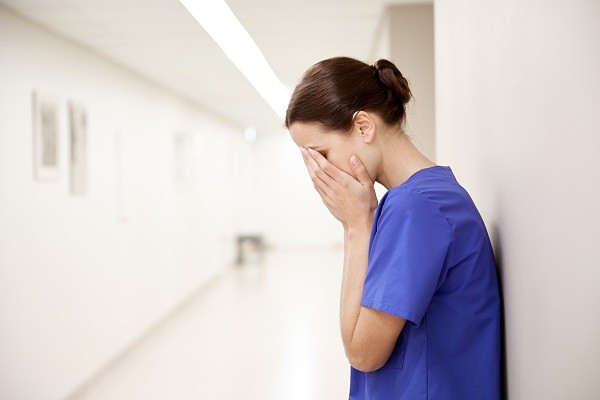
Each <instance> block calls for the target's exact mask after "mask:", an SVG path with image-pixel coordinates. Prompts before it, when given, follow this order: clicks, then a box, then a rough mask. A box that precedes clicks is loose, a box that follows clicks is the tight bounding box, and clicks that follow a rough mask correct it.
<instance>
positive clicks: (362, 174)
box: [350, 155, 373, 186]
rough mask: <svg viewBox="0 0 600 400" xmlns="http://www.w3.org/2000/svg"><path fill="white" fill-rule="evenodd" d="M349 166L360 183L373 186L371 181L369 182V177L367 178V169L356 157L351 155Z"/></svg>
mask: <svg viewBox="0 0 600 400" xmlns="http://www.w3.org/2000/svg"><path fill="white" fill-rule="evenodd" d="M350 164H351V165H352V169H353V170H354V173H355V174H356V179H358V181H359V182H360V183H362V184H363V185H365V186H366V185H371V186H373V181H372V180H371V177H369V174H368V173H367V169H366V168H365V166H364V165H363V163H362V162H361V161H360V159H359V158H358V157H357V156H355V155H352V157H350Z"/></svg>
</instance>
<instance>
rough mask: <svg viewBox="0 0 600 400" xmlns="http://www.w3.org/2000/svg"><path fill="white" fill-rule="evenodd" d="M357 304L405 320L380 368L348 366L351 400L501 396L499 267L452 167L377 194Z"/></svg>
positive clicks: (421, 172)
mask: <svg viewBox="0 0 600 400" xmlns="http://www.w3.org/2000/svg"><path fill="white" fill-rule="evenodd" d="M361 304H362V305H363V306H365V307H370V308H374V309H377V310H380V311H383V312H386V313H389V314H393V315H396V316H399V317H402V318H404V319H406V320H407V322H406V324H405V325H404V328H403V329H402V332H401V333H400V336H399V337H398V340H397V342H396V345H395V347H394V350H393V352H392V354H391V356H390V358H389V359H388V361H387V362H386V364H385V365H384V366H383V367H382V368H380V369H378V370H376V371H373V372H361V371H358V370H356V369H354V368H351V381H350V399H351V400H497V399H499V398H500V298H499V289H498V277H497V271H496V264H495V261H494V255H493V251H492V246H491V243H490V239H489V236H488V234H487V231H486V228H485V225H484V222H483V220H482V218H481V215H480V214H479V212H478V211H477V208H476V207H475V205H474V203H473V200H472V199H471V197H470V196H469V194H468V193H467V192H466V190H465V189H464V188H463V187H462V186H461V185H460V184H459V183H458V182H457V181H456V178H455V176H454V174H453V173H452V170H451V169H450V167H448V166H440V165H436V166H433V167H429V168H425V169H421V170H419V171H417V172H416V173H414V174H413V175H412V176H411V177H410V178H408V179H407V180H406V181H405V182H404V183H402V184H401V185H399V186H396V187H393V188H391V189H390V190H388V191H387V192H386V193H385V195H384V196H383V197H382V198H381V201H380V202H379V205H378V207H377V210H376V213H375V219H374V221H373V229H372V231H371V238H370V242H369V257H368V269H367V275H366V278H365V284H364V290H363V296H362V301H361Z"/></svg>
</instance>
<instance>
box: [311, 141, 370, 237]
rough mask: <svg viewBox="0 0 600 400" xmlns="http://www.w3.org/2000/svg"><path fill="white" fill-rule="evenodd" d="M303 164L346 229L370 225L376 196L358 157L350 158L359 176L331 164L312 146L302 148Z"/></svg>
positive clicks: (323, 198) (331, 210) (324, 200)
mask: <svg viewBox="0 0 600 400" xmlns="http://www.w3.org/2000/svg"><path fill="white" fill-rule="evenodd" d="M300 150H301V152H302V157H303V158H304V163H305V164H306V168H307V169H308V173H309V174H310V178H311V179H312V181H313V186H314V187H315V189H317V192H319V194H320V195H321V199H322V200H323V203H325V205H326V206H327V208H328V209H329V211H330V212H331V214H333V216H334V217H335V218H336V219H337V220H338V221H340V222H341V223H342V225H343V226H344V228H345V229H348V228H349V227H354V226H357V225H363V226H365V225H366V226H368V228H370V227H371V224H372V223H373V215H374V213H375V209H376V208H377V196H376V195H375V188H374V187H373V182H372V181H371V178H369V174H367V170H366V168H365V166H364V165H363V164H362V162H361V161H360V160H359V159H358V157H357V156H352V157H351V158H350V165H351V166H352V169H353V171H354V173H355V175H356V177H354V176H352V175H350V174H348V173H346V172H344V171H342V170H341V169H339V168H338V167H336V166H335V165H333V164H331V163H330V162H329V161H327V159H326V158H325V157H323V155H322V154H321V153H319V152H317V151H315V150H313V149H305V148H304V147H301V148H300Z"/></svg>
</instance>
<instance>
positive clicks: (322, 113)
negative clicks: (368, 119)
mask: <svg viewBox="0 0 600 400" xmlns="http://www.w3.org/2000/svg"><path fill="white" fill-rule="evenodd" d="M410 98H411V92H410V89H409V88H408V81H407V80H406V78H404V77H403V76H402V74H401V73H400V71H399V70H398V68H396V66H395V65H394V63H392V62H391V61H388V60H384V59H381V60H379V61H377V62H376V63H375V64H373V65H369V64H366V63H364V62H362V61H359V60H356V59H354V58H350V57H333V58H329V59H327V60H323V61H320V62H318V63H316V64H314V65H313V66H312V67H310V68H309V69H308V70H307V71H306V72H305V73H304V75H303V76H302V79H301V80H300V83H298V85H297V86H296V88H295V89H294V93H293V94H292V98H291V99H290V103H289V105H288V108H287V112H286V115H285V127H286V128H289V127H290V125H291V124H292V123H294V122H304V123H317V124H319V125H320V127H321V128H322V129H324V130H341V131H345V132H348V131H350V130H351V129H352V115H353V114H354V113H355V112H356V111H360V110H363V111H371V112H374V113H376V114H377V115H378V116H379V117H381V118H382V119H383V121H384V122H385V123H387V124H388V125H394V124H398V125H401V124H402V123H403V122H404V118H405V111H406V110H405V106H406V104H407V103H408V102H409V100H410Z"/></svg>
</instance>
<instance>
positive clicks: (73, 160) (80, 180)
mask: <svg viewBox="0 0 600 400" xmlns="http://www.w3.org/2000/svg"><path fill="white" fill-rule="evenodd" d="M68 109H69V167H70V168H69V186H70V191H71V194H72V195H75V196H83V195H85V194H86V193H87V190H88V148H87V146H88V138H87V113H86V109H85V107H84V106H83V105H82V104H79V103H76V102H74V101H69V104H68Z"/></svg>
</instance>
